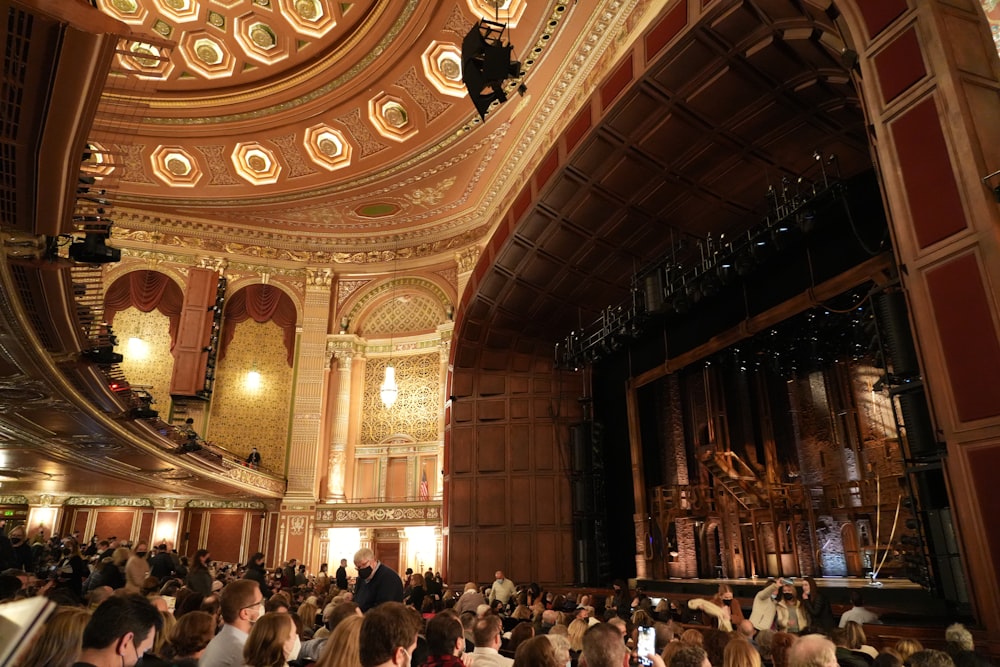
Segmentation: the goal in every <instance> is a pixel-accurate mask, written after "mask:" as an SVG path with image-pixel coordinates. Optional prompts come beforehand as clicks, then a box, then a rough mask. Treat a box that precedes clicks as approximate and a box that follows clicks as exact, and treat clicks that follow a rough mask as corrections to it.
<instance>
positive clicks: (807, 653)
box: [671, 635, 837, 667]
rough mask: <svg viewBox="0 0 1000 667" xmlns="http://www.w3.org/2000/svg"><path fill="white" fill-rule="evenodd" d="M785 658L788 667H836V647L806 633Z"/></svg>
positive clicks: (821, 636)
mask: <svg viewBox="0 0 1000 667" xmlns="http://www.w3.org/2000/svg"><path fill="white" fill-rule="evenodd" d="M787 658H788V667H837V647H836V646H834V644H833V642H832V641H830V640H829V639H827V638H826V637H824V636H823V635H806V636H804V637H799V639H798V641H796V642H795V643H794V644H792V647H791V648H790V649H788V656H787ZM671 665H673V662H671Z"/></svg>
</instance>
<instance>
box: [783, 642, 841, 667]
mask: <svg viewBox="0 0 1000 667" xmlns="http://www.w3.org/2000/svg"><path fill="white" fill-rule="evenodd" d="M788 667H837V647H836V646H834V644H833V642H832V641H830V640H829V639H827V638H826V637H824V636H822V635H806V636H804V637H800V638H799V639H798V641H796V642H795V643H794V644H792V647H791V648H790V649H789V650H788Z"/></svg>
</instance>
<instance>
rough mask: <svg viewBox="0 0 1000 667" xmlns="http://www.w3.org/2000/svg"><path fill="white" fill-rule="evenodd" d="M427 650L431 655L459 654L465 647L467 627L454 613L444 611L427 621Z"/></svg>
mask: <svg viewBox="0 0 1000 667" xmlns="http://www.w3.org/2000/svg"><path fill="white" fill-rule="evenodd" d="M425 635H426V637H427V650H428V651H429V652H430V655H452V656H454V655H459V654H461V652H462V649H464V648H465V628H464V627H462V621H460V620H459V618H458V617H457V616H455V615H454V614H453V613H447V612H442V613H440V614H438V615H437V616H435V617H434V618H432V619H431V620H429V621H427V632H426V633H425Z"/></svg>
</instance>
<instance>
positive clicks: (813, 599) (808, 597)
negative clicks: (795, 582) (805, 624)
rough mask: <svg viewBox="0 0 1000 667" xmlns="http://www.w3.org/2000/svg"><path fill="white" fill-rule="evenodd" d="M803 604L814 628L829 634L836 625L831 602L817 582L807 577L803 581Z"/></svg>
mask: <svg viewBox="0 0 1000 667" xmlns="http://www.w3.org/2000/svg"><path fill="white" fill-rule="evenodd" d="M802 604H803V605H804V606H805V608H806V612H807V613H808V614H809V623H810V625H811V626H812V627H813V628H816V629H818V630H822V631H823V632H828V631H829V630H830V629H831V628H833V626H834V625H835V623H834V619H833V610H832V609H831V608H830V600H829V599H827V597H826V596H825V595H824V594H823V592H822V591H820V589H819V586H817V585H816V580H815V579H813V578H812V577H806V578H805V579H803V580H802Z"/></svg>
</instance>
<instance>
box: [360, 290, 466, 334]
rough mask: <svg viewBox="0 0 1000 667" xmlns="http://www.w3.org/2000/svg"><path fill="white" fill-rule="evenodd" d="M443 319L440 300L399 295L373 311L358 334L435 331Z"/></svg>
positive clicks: (421, 296)
mask: <svg viewBox="0 0 1000 667" xmlns="http://www.w3.org/2000/svg"><path fill="white" fill-rule="evenodd" d="M445 319H446V318H445V314H444V307H443V306H442V305H441V303H440V302H439V301H437V300H435V299H432V298H431V297H429V296H425V295H422V294H402V295H399V296H397V297H395V298H393V299H389V300H388V301H386V302H385V303H383V304H382V305H380V306H378V307H377V308H375V309H374V310H373V311H372V312H371V314H370V315H369V316H368V317H367V318H365V322H364V325H363V326H362V327H361V328H360V329H359V331H358V333H360V334H361V335H364V336H378V335H383V336H388V335H390V334H399V333H400V332H401V331H403V332H407V333H415V332H417V331H434V329H435V328H436V327H437V326H438V325H439V324H441V323H442V322H444V321H445Z"/></svg>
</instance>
